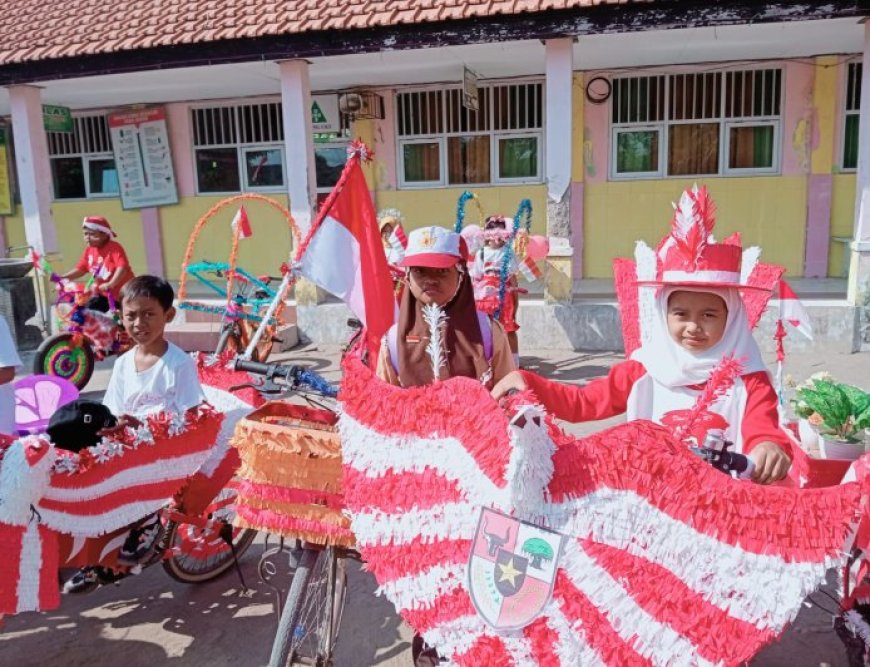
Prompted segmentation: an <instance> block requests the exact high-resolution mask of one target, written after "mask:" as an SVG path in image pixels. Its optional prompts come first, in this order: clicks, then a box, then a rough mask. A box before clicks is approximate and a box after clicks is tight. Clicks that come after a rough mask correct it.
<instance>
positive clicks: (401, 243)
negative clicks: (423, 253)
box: [389, 223, 408, 252]
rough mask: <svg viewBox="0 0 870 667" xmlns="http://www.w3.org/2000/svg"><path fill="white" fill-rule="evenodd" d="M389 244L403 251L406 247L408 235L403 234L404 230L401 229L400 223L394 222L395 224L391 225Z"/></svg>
mask: <svg viewBox="0 0 870 667" xmlns="http://www.w3.org/2000/svg"><path fill="white" fill-rule="evenodd" d="M389 240H390V245H391V246H392V247H393V249H394V250H397V251H400V252H401V251H404V250H405V249H406V248H407V247H408V235H407V234H405V230H404V229H402V225H400V224H399V223H396V226H395V227H393V232H392V233H391V234H390V239H389Z"/></svg>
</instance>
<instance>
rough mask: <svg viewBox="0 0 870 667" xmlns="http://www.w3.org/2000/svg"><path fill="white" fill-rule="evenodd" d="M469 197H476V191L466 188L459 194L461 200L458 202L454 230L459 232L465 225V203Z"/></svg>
mask: <svg viewBox="0 0 870 667" xmlns="http://www.w3.org/2000/svg"><path fill="white" fill-rule="evenodd" d="M469 199H474V193H473V192H469V191H468V190H466V191H465V192H463V193H462V194H461V195H459V200H458V201H457V202H456V226H455V227H454V228H453V231H455V232H456V233H457V234H459V232H461V231H462V227H463V225H465V205H466V204H467V203H468V200H469Z"/></svg>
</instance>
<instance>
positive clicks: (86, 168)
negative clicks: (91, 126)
mask: <svg viewBox="0 0 870 667" xmlns="http://www.w3.org/2000/svg"><path fill="white" fill-rule="evenodd" d="M110 113H111V112H110V111H109V110H98V111H79V112H73V114H72V118H73V127H74V130H73V134H77V132H78V128H79V125H80V121H79V119H83V118H99V117H102V118H103V119H104V121H105V124H106V132H107V136H106V137H105V139H106V140H107V141H108V143H109V151H108V152H105V151H104V152H94V151H83V150H81V147H82V143H83V140H82V138H81V137H78V142H79V150H78V151H73V152H70V153H52V152H51V141H50V138H49V136H48V135H49V134H65V133H60V132H58V133H48V132H46V143H47V144H48V163H49V173H50V174H51V200H52V201H53V202H59V203H66V202H83V201H93V200H103V199H113V198H114V199H120V198H121V188H120V181H119V185H118V191H117V192H93V191H92V190H91V173H90V172H91V170H90V163H91V161H92V160H111V161H112V163H113V164H114V162H115V152H114V150H113V148H112V135H111V132H110V131H109V114H110ZM60 159H78V160H79V161H80V162H81V168H82V176H83V180H84V185H85V196H84V197H58V196H57V193H56V192H55V187H54V182H55V173H54V161H55V160H60ZM117 170H118V167H117V165H115V171H116V172H117Z"/></svg>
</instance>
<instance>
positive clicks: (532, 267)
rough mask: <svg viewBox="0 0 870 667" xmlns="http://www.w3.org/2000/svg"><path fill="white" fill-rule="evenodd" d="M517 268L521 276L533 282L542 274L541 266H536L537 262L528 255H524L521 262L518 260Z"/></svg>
mask: <svg viewBox="0 0 870 667" xmlns="http://www.w3.org/2000/svg"><path fill="white" fill-rule="evenodd" d="M519 269H520V273H522V274H523V277H524V278H525V279H526V280H528V281H529V282H530V283H533V282H535V281H536V280H537V279H538V278H540V277H541V276H542V275H543V273H542V272H541V267H539V266H538V263H537V262H536V261H535V260H533V259H532V258H531V257H528V256H526V258H525V259H523V261H522V262H520V267H519Z"/></svg>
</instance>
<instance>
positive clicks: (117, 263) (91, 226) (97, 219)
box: [61, 215, 133, 313]
mask: <svg viewBox="0 0 870 667" xmlns="http://www.w3.org/2000/svg"><path fill="white" fill-rule="evenodd" d="M82 233H83V234H84V237H85V243H86V244H87V247H86V248H85V250H84V252H83V253H82V256H81V258H80V259H79V261H78V263H77V264H76V265H75V268H73V269H72V270H70V271H67V272H66V273H65V274H63V275H62V276H61V278H63V279H65V280H77V279H78V278H81V277H82V276H85V275H88V274H90V275H92V276H93V277H94V287H95V289H96V292H97V293H96V294H95V295H94V296H92V297H91V298H90V299H89V300H88V302H87V303H86V304H85V308H88V309H89V310H100V311H102V312H104V313H105V312H108V311H109V308H110V305H111V304H110V303H109V298H108V295H109V294H111V295H112V297H113V298H114V300H115V303H118V302H119V300H120V296H121V289H122V288H123V287H124V285H125V284H127V282H129V281H130V280H131V279H132V278H133V270H132V269H131V268H130V260H128V259H127V253H126V252H125V251H124V247H123V246H122V245H121V244H120V243H118V242H117V241H113V240H112V239H113V237H116V236H117V234H115V232H114V231H113V230H112V226H111V225H110V224H109V221H108V220H106V219H105V218H103V217H101V216H97V215H89V216H87V217H86V218H85V219H84V220H83V221H82Z"/></svg>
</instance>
